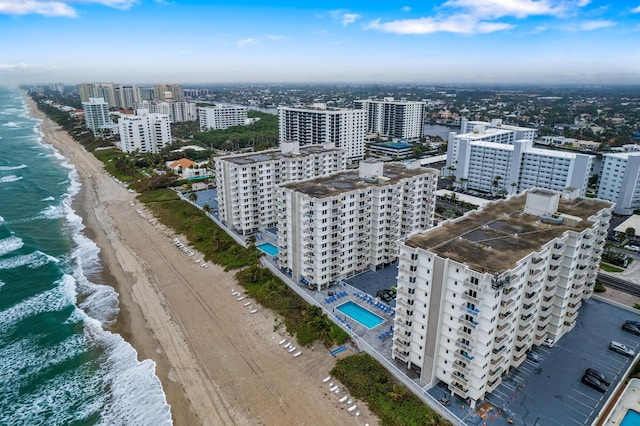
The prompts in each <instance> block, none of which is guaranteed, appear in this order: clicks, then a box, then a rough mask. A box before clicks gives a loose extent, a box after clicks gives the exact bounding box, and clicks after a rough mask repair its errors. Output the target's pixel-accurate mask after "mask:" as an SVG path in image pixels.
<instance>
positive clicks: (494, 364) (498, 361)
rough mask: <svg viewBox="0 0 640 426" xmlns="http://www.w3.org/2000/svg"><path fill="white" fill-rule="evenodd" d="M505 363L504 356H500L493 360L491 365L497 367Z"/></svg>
mask: <svg viewBox="0 0 640 426" xmlns="http://www.w3.org/2000/svg"><path fill="white" fill-rule="evenodd" d="M503 362H504V356H503V355H500V356H499V357H497V358H493V359H492V360H491V365H493V366H496V365H499V364H502V363H503Z"/></svg>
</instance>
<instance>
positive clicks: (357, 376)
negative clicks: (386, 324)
mask: <svg viewBox="0 0 640 426" xmlns="http://www.w3.org/2000/svg"><path fill="white" fill-rule="evenodd" d="M331 374H332V375H333V376H334V377H335V378H337V379H338V380H340V382H342V383H343V384H344V385H345V386H346V387H347V388H349V393H350V394H351V395H353V396H354V397H355V398H358V399H360V400H363V401H364V402H366V403H367V405H368V406H369V409H370V410H371V411H372V412H373V413H374V414H375V415H377V416H378V418H379V419H380V422H381V424H383V425H392V426H396V425H397V426H401V425H433V426H436V425H450V424H451V423H450V422H449V421H447V420H445V419H443V418H441V417H440V416H439V415H438V414H437V413H435V412H434V411H432V410H431V409H430V408H429V407H427V406H426V405H425V404H424V403H423V402H422V401H421V400H420V399H418V397H416V396H415V395H413V394H412V393H411V392H410V391H409V390H408V389H407V388H405V387H404V386H402V385H401V384H399V383H398V382H397V381H396V380H395V379H394V377H393V376H392V375H391V373H389V372H388V371H387V370H386V369H385V368H384V367H382V365H380V364H379V363H378V362H377V361H376V360H374V359H373V358H372V357H371V356H369V355H366V354H363V355H352V356H349V357H346V358H342V359H340V360H338V362H337V363H336V366H335V367H334V368H333V370H331Z"/></svg>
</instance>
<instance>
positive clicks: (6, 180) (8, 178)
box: [0, 175, 22, 183]
mask: <svg viewBox="0 0 640 426" xmlns="http://www.w3.org/2000/svg"><path fill="white" fill-rule="evenodd" d="M21 179H22V176H16V175H9V176H3V177H1V178H0V182H2V183H9V182H15V181H17V180H21Z"/></svg>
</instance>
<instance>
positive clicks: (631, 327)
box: [622, 321, 640, 336]
mask: <svg viewBox="0 0 640 426" xmlns="http://www.w3.org/2000/svg"><path fill="white" fill-rule="evenodd" d="M622 329H623V330H624V331H628V332H629V333H632V334H635V335H636V336H640V328H638V326H637V325H636V324H635V323H633V322H631V321H627V322H625V323H624V324H622Z"/></svg>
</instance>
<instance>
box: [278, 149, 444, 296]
mask: <svg viewBox="0 0 640 426" xmlns="http://www.w3.org/2000/svg"><path fill="white" fill-rule="evenodd" d="M437 179H438V172H437V171H436V170H434V169H425V168H421V167H420V166H419V163H418V162H410V163H381V162H370V161H361V162H360V169H359V170H348V171H342V172H337V173H333V174H331V175H326V176H320V177H316V178H313V179H309V180H305V181H298V182H290V183H287V184H282V185H279V186H278V187H277V188H276V194H275V197H276V199H277V200H278V201H277V216H278V226H277V227H278V245H279V254H278V266H279V267H280V269H281V270H283V271H284V272H285V273H287V274H289V275H290V276H291V278H292V279H293V280H294V281H296V282H300V283H302V284H305V285H308V286H309V287H310V288H313V289H317V290H322V289H325V288H327V287H328V286H330V285H332V284H334V283H336V281H338V280H341V279H344V278H347V277H350V276H353V275H356V274H358V273H360V272H363V271H366V270H376V269H378V268H382V267H384V266H387V265H389V264H390V263H392V262H393V261H395V260H396V258H397V256H398V246H397V244H396V243H397V241H398V240H399V239H400V238H402V237H404V236H406V235H408V234H410V233H411V232H413V231H416V230H418V229H425V228H430V227H431V226H433V217H434V212H435V193H436V183H437Z"/></svg>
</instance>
